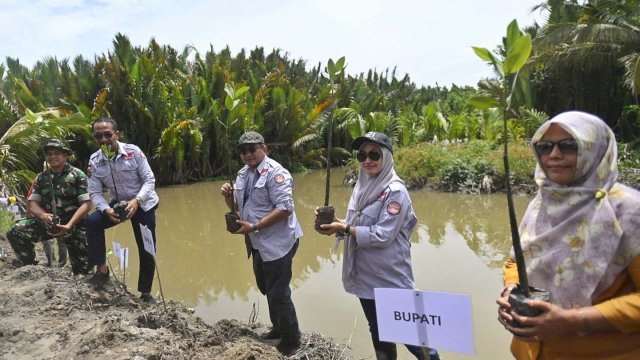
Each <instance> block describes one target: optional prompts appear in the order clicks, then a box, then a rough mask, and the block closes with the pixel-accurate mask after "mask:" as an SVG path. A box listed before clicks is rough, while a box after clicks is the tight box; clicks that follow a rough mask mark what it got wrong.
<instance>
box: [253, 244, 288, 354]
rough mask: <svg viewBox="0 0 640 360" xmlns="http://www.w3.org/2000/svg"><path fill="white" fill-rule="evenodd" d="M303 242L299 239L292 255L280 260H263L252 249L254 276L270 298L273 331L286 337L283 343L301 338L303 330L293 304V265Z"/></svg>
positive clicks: (263, 291) (259, 287) (262, 291)
mask: <svg viewBox="0 0 640 360" xmlns="http://www.w3.org/2000/svg"><path fill="white" fill-rule="evenodd" d="M299 244H300V240H299V239H298V240H296V242H295V243H294V244H293V247H292V248H291V250H289V252H288V253H287V254H286V255H285V256H283V257H281V258H280V259H278V260H273V261H262V257H261V256H260V253H259V252H258V250H256V249H252V250H251V253H252V255H253V273H254V275H255V276H256V283H257V285H258V289H260V292H261V293H262V294H263V295H266V296H267V304H268V305H269V317H270V318H271V323H272V324H273V330H275V331H278V332H280V334H282V341H283V342H292V341H295V340H298V339H300V328H299V327H298V317H297V315H296V309H295V307H294V306H293V301H291V289H290V288H289V283H290V282H291V263H292V260H293V256H294V255H295V254H296V251H297V250H298V245H299Z"/></svg>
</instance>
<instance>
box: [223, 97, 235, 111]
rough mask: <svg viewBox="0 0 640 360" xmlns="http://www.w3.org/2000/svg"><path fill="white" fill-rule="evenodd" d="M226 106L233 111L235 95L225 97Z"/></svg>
mask: <svg viewBox="0 0 640 360" xmlns="http://www.w3.org/2000/svg"><path fill="white" fill-rule="evenodd" d="M224 107H226V108H227V110H229V111H231V110H232V109H233V97H232V96H227V97H226V98H224Z"/></svg>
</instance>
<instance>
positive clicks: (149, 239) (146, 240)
mask: <svg viewBox="0 0 640 360" xmlns="http://www.w3.org/2000/svg"><path fill="white" fill-rule="evenodd" d="M140 232H141V233H142V243H143V244H144V249H145V250H146V251H147V252H148V253H149V254H151V256H153V257H154V258H155V257H156V247H155V246H154V245H153V235H152V234H151V230H149V228H148V227H147V226H146V225H142V224H140Z"/></svg>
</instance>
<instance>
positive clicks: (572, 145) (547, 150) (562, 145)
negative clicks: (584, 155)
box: [533, 139, 578, 156]
mask: <svg viewBox="0 0 640 360" xmlns="http://www.w3.org/2000/svg"><path fill="white" fill-rule="evenodd" d="M556 146H558V150H560V152H561V153H562V154H563V155H575V154H577V153H578V142H577V141H576V140H575V139H564V140H560V141H558V142H553V141H539V142H537V143H535V144H533V148H534V149H535V150H536V153H537V154H538V156H541V155H549V154H551V152H552V151H553V148H554V147H556Z"/></svg>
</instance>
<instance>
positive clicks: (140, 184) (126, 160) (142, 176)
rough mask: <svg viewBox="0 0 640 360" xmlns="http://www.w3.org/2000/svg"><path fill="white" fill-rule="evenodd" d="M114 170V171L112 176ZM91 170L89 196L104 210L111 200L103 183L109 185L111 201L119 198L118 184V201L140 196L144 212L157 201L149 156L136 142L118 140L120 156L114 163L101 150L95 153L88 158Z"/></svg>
mask: <svg viewBox="0 0 640 360" xmlns="http://www.w3.org/2000/svg"><path fill="white" fill-rule="evenodd" d="M111 171H113V177H112V176H111V175H112V173H111ZM88 173H89V174H88V175H89V195H90V196H91V201H92V202H93V205H94V206H95V207H96V209H97V210H98V211H104V210H105V209H107V208H108V207H109V202H107V200H106V199H105V198H104V195H103V193H102V187H103V185H104V186H106V187H107V188H109V193H110V196H111V200H115V199H116V187H117V190H118V196H119V199H118V200H126V201H129V200H131V199H135V198H136V197H140V199H141V200H142V205H141V206H140V207H141V208H142V210H144V211H148V210H149V209H151V208H153V207H154V206H156V205H157V204H158V201H159V199H158V194H156V191H155V186H156V178H155V176H154V175H153V171H151V167H150V166H149V162H148V161H147V157H146V156H145V155H144V153H143V152H142V150H140V148H139V147H137V146H136V145H133V144H126V143H121V142H118V155H116V159H115V160H114V161H113V162H112V163H111V164H109V159H108V158H107V156H106V155H105V154H104V153H103V152H102V150H98V151H96V152H94V153H93V154H91V158H89V168H88ZM114 179H115V186H114Z"/></svg>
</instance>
